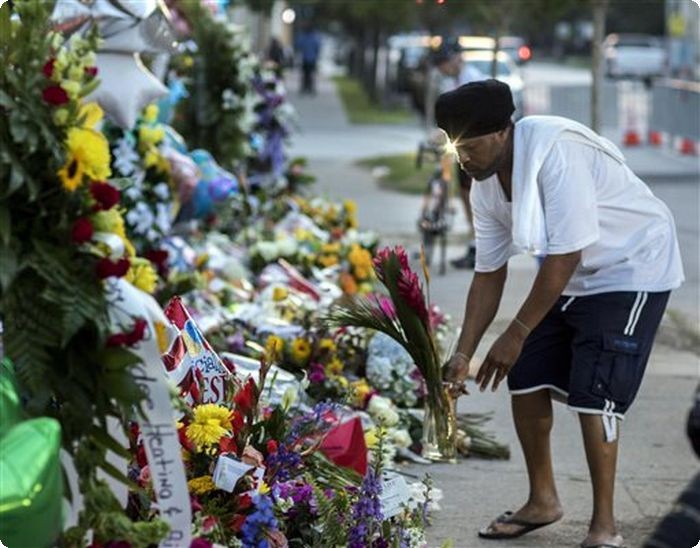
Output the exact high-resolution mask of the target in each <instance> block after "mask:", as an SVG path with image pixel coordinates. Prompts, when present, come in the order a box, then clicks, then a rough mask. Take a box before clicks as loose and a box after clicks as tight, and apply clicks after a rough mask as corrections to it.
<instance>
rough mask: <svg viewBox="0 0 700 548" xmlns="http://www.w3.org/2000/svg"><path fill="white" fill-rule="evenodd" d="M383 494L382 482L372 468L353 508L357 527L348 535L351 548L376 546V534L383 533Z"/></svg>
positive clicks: (363, 481) (368, 471)
mask: <svg viewBox="0 0 700 548" xmlns="http://www.w3.org/2000/svg"><path fill="white" fill-rule="evenodd" d="M381 492H382V484H381V481H380V480H379V478H377V477H376V475H375V473H374V470H373V469H372V468H370V469H369V470H367V475H365V478H364V479H363V480H362V487H361V488H360V496H359V498H358V499H357V502H355V504H353V507H352V518H353V521H354V522H355V525H353V526H352V528H351V529H350V531H349V534H348V547H349V548H365V547H367V546H373V545H374V538H373V537H374V533H375V532H380V531H381V522H382V505H381V502H380V500H379V495H380V494H381ZM380 538H381V537H380Z"/></svg>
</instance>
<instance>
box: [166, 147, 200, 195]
mask: <svg viewBox="0 0 700 548" xmlns="http://www.w3.org/2000/svg"><path fill="white" fill-rule="evenodd" d="M163 156H165V158H166V159H167V160H168V162H170V174H171V175H172V178H173V182H174V183H175V187H176V188H177V190H178V194H179V199H180V204H181V205H182V204H186V203H187V202H189V201H190V199H191V198H192V193H193V192H194V189H195V187H196V186H197V181H199V178H200V173H199V169H197V164H195V163H194V162H193V161H192V158H190V157H189V156H186V155H185V154H181V153H180V152H178V151H177V150H175V149H174V148H170V147H168V148H165V149H163Z"/></svg>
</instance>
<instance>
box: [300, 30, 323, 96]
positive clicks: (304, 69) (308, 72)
mask: <svg viewBox="0 0 700 548" xmlns="http://www.w3.org/2000/svg"><path fill="white" fill-rule="evenodd" d="M294 47H295V49H296V50H297V52H298V54H299V56H300V58H301V73H302V78H301V93H310V94H312V95H315V94H316V69H317V67H318V58H319V56H320V54H321V37H320V36H319V35H318V32H316V30H315V29H314V28H313V26H312V25H311V23H309V22H306V23H304V25H303V27H302V30H301V32H300V33H299V35H298V36H297V38H296V40H295V43H294Z"/></svg>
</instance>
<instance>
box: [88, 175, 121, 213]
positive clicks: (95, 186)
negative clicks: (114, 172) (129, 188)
mask: <svg viewBox="0 0 700 548" xmlns="http://www.w3.org/2000/svg"><path fill="white" fill-rule="evenodd" d="M90 194H92V197H93V199H94V200H95V201H96V202H97V206H96V207H97V209H103V210H107V209H111V208H112V207H114V206H115V205H117V204H118V203H119V198H120V196H121V194H120V192H119V190H118V189H116V188H114V187H113V186H112V185H110V184H109V183H101V182H95V183H92V184H91V185H90Z"/></svg>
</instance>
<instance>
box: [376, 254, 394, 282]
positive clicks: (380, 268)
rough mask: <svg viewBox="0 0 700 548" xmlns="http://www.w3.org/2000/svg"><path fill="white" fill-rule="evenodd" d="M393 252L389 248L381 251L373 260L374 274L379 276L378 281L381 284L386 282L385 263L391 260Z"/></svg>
mask: <svg viewBox="0 0 700 548" xmlns="http://www.w3.org/2000/svg"><path fill="white" fill-rule="evenodd" d="M390 254H391V250H390V249H389V248H388V247H385V248H383V249H380V250H379V251H377V254H376V255H375V256H374V258H373V259H372V264H373V265H374V273H375V274H376V275H377V279H378V280H380V281H381V282H383V281H384V263H385V262H386V261H387V259H389V256H390Z"/></svg>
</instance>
